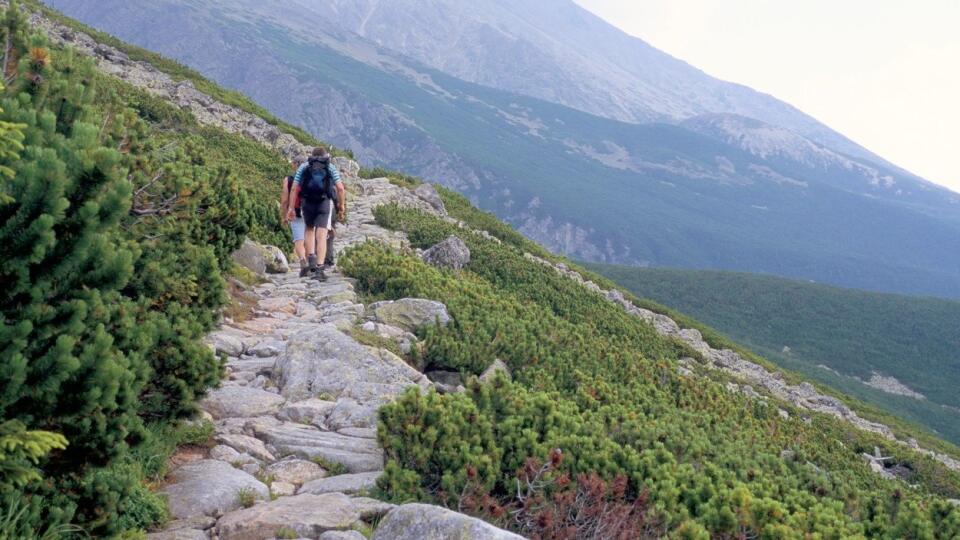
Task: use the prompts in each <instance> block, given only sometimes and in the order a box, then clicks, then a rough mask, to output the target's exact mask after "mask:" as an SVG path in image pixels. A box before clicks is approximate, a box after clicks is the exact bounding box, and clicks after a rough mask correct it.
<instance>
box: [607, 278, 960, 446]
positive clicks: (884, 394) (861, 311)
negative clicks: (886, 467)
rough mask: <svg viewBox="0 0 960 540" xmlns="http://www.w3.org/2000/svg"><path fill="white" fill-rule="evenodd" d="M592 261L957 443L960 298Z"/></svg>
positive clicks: (792, 365)
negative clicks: (880, 292) (899, 293)
mask: <svg viewBox="0 0 960 540" xmlns="http://www.w3.org/2000/svg"><path fill="white" fill-rule="evenodd" d="M592 268H593V269H595V270H596V271H598V272H601V273H602V274H604V275H605V276H607V277H609V278H610V279H613V280H615V281H617V282H618V283H620V284H621V285H623V286H624V287H627V288H628V289H630V290H631V291H632V292H634V293H635V294H637V295H638V296H641V297H645V298H652V299H654V300H656V301H657V302H660V303H663V304H665V305H668V306H671V307H673V308H675V309H677V310H679V311H682V312H684V313H689V314H690V315H691V316H693V317H696V318H697V319H699V320H702V321H704V322H705V323H707V324H709V325H710V326H713V327H714V328H717V329H718V330H720V331H722V332H723V333H724V334H726V335H728V336H730V337H731V338H732V339H734V340H736V341H738V342H740V343H744V344H746V345H748V346H749V347H751V348H752V349H754V350H756V351H757V352H759V353H761V354H763V355H764V356H766V357H767V358H770V359H772V360H774V361H776V362H777V363H778V364H779V365H782V366H784V367H786V368H789V369H791V370H795V371H799V372H801V373H803V374H805V375H807V376H810V377H813V378H814V379H816V380H818V381H820V382H822V383H824V384H828V385H831V386H833V387H835V388H837V389H839V390H841V391H843V392H846V393H850V394H852V395H855V396H858V397H860V398H861V399H864V400H866V401H868V402H870V403H873V404H876V405H878V406H880V407H883V408H885V409H886V410H888V411H890V412H892V413H894V414H896V415H898V416H900V417H904V418H909V419H911V420H913V421H916V422H919V423H922V424H924V425H926V426H927V427H928V428H930V429H931V430H933V431H935V432H937V433H939V434H940V435H941V436H943V437H946V438H947V439H949V440H951V441H953V442H955V443H957V442H960V399H958V396H957V392H956V388H957V385H958V384H960V352H958V350H960V349H958V347H960V328H958V326H957V321H960V302H951V301H946V300H939V299H934V298H912V297H904V296H895V295H884V294H876V293H867V292H861V291H853V290H845V289H837V288H834V287H828V286H824V285H817V284H812V283H808V282H802V281H793V280H786V279H781V278H777V277H772V276H761V275H753V274H734V273H727V272H694V271H684V270H665V269H639V268H626V267H615V266H602V265H601V266H592Z"/></svg>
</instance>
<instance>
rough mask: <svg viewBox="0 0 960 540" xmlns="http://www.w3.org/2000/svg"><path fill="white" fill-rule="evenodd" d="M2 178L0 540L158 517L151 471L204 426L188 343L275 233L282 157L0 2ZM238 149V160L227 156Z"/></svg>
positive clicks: (204, 372)
mask: <svg viewBox="0 0 960 540" xmlns="http://www.w3.org/2000/svg"><path fill="white" fill-rule="evenodd" d="M2 32H3V35H4V37H5V39H6V40H7V42H8V43H9V48H8V49H7V54H6V55H5V57H4V72H5V76H6V88H5V89H4V90H3V92H2V100H0V107H2V109H3V112H2V113H0V119H2V121H3V124H2V131H3V135H4V136H3V151H2V156H0V159H2V168H0V171H2V173H3V180H2V184H0V224H2V225H0V241H2V244H3V246H4V249H3V255H2V257H0V313H2V317H3V325H2V327H0V351H2V356H3V361H2V363H0V374H2V377H0V415H2V419H3V421H2V424H0V498H2V500H3V513H2V514H0V537H3V538H30V537H32V535H33V534H34V533H35V531H44V530H46V531H48V534H51V535H54V536H56V533H57V531H60V532H63V531H64V530H70V529H69V528H67V529H64V526H65V525H67V524H72V525H73V526H82V527H83V530H85V531H86V532H87V533H89V534H91V535H94V536H109V535H111V534H115V533H118V532H120V531H124V530H136V529H141V528H146V527H149V526H151V525H153V524H155V523H157V522H159V521H162V520H163V519H165V516H166V511H165V508H164V502H163V500H162V499H161V498H160V497H158V496H157V495H155V494H153V493H151V492H150V491H149V490H148V489H147V486H148V484H149V483H151V482H154V481H157V480H159V479H162V477H163V475H164V470H165V469H164V468H165V460H166V456H168V455H169V454H170V453H171V452H172V450H173V449H174V447H175V446H176V445H177V444H180V443H184V442H190V441H193V440H202V439H203V438H205V437H206V436H208V434H205V433H204V429H205V428H204V427H203V426H196V427H185V426H184V427H181V426H178V425H177V424H176V423H174V421H175V420H176V419H179V418H184V417H188V416H190V415H191V414H193V412H194V411H195V410H196V400H197V399H198V397H199V396H200V395H202V393H203V392H205V390H206V389H207V388H209V387H211V386H213V385H215V384H216V383H217V382H218V380H219V377H220V371H221V368H220V364H219V361H218V360H217V359H216V358H215V357H214V355H213V353H212V352H211V351H210V350H209V349H208V348H207V346H205V345H203V344H202V343H201V338H202V337H203V336H204V334H206V332H208V331H209V330H210V329H212V328H213V326H214V324H215V323H216V321H217V320H218V318H219V310H220V308H222V307H223V306H224V305H225V303H226V301H227V298H228V297H227V285H226V282H225V280H224V277H223V276H224V274H225V273H226V272H227V271H228V270H229V267H230V262H229V261H230V259H229V256H230V253H231V252H232V251H234V250H235V249H236V248H237V247H238V246H239V245H240V243H241V242H242V241H243V238H244V237H245V236H246V235H248V234H250V235H253V236H259V237H261V238H263V239H265V240H266V239H271V238H273V239H279V238H282V237H283V236H282V235H283V233H282V232H281V229H280V227H279V219H278V217H277V215H276V214H277V212H276V211H275V210H274V208H273V207H272V204H271V200H272V197H273V193H272V192H273V190H270V194H271V196H270V198H268V197H266V196H265V194H266V193H267V191H266V186H265V184H264V182H263V180H264V179H267V178H277V177H279V176H280V175H282V174H283V172H284V171H285V170H286V163H285V162H284V160H283V158H282V156H280V155H279V154H276V153H273V152H269V151H267V150H266V149H264V148H263V147H262V146H260V145H259V144H256V143H254V142H252V141H249V140H247V139H245V138H244V137H241V136H236V135H229V134H227V133H225V132H223V131H219V130H215V129H211V128H205V127H201V126H200V125H199V124H198V123H197V121H196V120H195V119H194V118H193V116H192V115H190V114H189V113H186V112H184V111H182V110H180V109H178V108H175V107H173V106H171V105H169V104H168V103H167V102H165V101H163V100H161V99H158V98H156V97H152V96H150V95H149V94H147V93H144V92H142V91H140V90H137V89H135V88H133V87H132V86H129V85H127V84H124V83H121V82H119V81H118V80H117V79H115V78H113V77H109V76H106V75H103V74H101V73H100V72H98V71H96V70H95V69H94V64H93V61H92V60H90V59H88V58H86V57H83V56H81V55H79V54H76V53H74V52H73V51H71V50H65V49H61V48H57V47H53V46H51V45H50V43H49V42H48V40H47V39H46V37H45V36H44V35H42V34H40V33H36V32H35V31H33V30H32V29H31V28H30V27H29V26H28V25H27V23H26V18H25V16H24V15H23V14H21V13H20V12H19V10H18V9H16V8H12V9H10V10H8V11H6V12H5V16H4V19H3V28H2ZM240 156H242V159H240Z"/></svg>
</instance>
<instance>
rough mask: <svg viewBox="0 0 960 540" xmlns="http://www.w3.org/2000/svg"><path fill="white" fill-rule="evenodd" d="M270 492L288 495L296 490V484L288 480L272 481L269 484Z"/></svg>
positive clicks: (280, 495)
mask: <svg viewBox="0 0 960 540" xmlns="http://www.w3.org/2000/svg"><path fill="white" fill-rule="evenodd" d="M270 492H271V493H273V494H274V495H276V496H277V497H289V496H290V495H293V494H295V493H296V492H297V486H295V485H293V484H291V483H290V482H273V483H271V484H270Z"/></svg>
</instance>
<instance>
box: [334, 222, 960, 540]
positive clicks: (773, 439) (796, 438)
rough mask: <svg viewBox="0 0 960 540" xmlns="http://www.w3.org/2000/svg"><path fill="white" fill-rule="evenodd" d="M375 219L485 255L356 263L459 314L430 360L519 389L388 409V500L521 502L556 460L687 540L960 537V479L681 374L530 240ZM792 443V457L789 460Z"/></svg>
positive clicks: (363, 271)
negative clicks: (877, 469)
mask: <svg viewBox="0 0 960 540" xmlns="http://www.w3.org/2000/svg"><path fill="white" fill-rule="evenodd" d="M376 217H377V220H378V222H379V223H381V224H383V225H386V226H389V227H391V228H395V229H400V230H404V231H405V232H407V234H408V236H409V238H410V239H411V243H412V244H413V245H414V246H415V247H428V246H429V245H431V244H432V243H433V242H436V241H439V240H442V239H443V238H445V237H446V236H447V235H449V234H457V235H459V236H460V237H461V238H463V240H464V241H465V242H466V243H467V245H468V246H469V247H470V249H471V253H472V259H471V263H470V264H469V265H468V267H467V268H466V269H465V270H464V271H462V272H459V273H456V274H454V273H452V272H447V271H441V270H438V269H436V268H433V267H430V266H428V265H426V264H425V263H423V262H422V261H420V260H419V259H418V258H416V257H414V256H413V254H409V253H408V254H403V253H396V252H393V251H390V250H389V249H388V248H386V247H384V246H379V245H373V244H365V245H362V246H359V247H357V248H355V249H353V250H351V251H350V252H349V253H347V254H346V255H345V256H344V257H343V258H342V261H341V264H342V268H343V269H344V271H345V272H346V273H347V274H349V275H351V276H352V277H355V278H357V285H358V290H360V291H361V292H362V293H364V294H366V295H368V296H369V297H370V298H374V299H395V298H401V297H407V296H409V297H422V298H433V299H439V300H442V301H443V302H444V303H445V304H446V305H447V307H448V309H449V311H450V315H451V318H452V320H451V322H450V324H448V325H447V326H446V327H442V328H437V327H433V328H430V329H427V330H425V331H424V332H423V333H422V337H423V339H424V342H425V346H426V350H425V356H426V359H427V362H428V364H432V365H434V366H442V367H448V368H454V369H461V370H465V371H468V372H473V373H478V372H479V371H480V370H482V369H484V368H485V367H486V366H487V365H488V364H489V363H490V362H491V361H492V359H493V358H500V359H503V360H505V361H506V362H507V363H508V365H509V366H510V368H511V369H512V371H513V376H514V379H515V381H516V382H514V383H506V382H504V381H500V382H498V383H494V384H492V385H486V386H478V385H472V386H471V388H470V390H469V391H468V392H467V393H466V394H462V395H450V396H447V395H444V396H440V395H436V394H428V395H426V396H422V395H419V394H417V393H416V392H411V393H410V394H406V395H404V396H403V397H402V398H401V399H400V400H398V401H397V402H395V403H393V404H391V405H387V406H385V407H384V408H382V409H381V418H380V419H381V422H380V428H379V437H380V440H381V443H382V444H383V446H384V449H385V452H386V455H387V458H388V463H387V467H386V471H385V473H384V475H383V476H382V477H381V479H380V481H379V483H378V489H379V490H380V491H381V493H382V494H383V495H384V496H386V497H388V498H390V499H391V500H394V501H408V500H429V501H435V502H439V503H442V504H447V505H449V506H452V507H454V508H457V507H462V506H463V504H464V501H463V498H464V496H465V495H467V496H473V494H475V493H485V494H486V495H488V496H489V497H492V500H494V501H496V503H497V504H500V505H504V504H508V503H509V500H510V497H511V496H512V494H513V493H515V491H516V473H517V471H519V470H521V469H522V468H523V467H524V465H525V464H526V463H528V462H529V461H528V460H530V459H535V460H540V461H541V462H543V461H546V460H547V458H548V456H549V455H550V453H551V452H552V451H553V449H555V448H558V449H560V450H561V451H562V452H563V456H564V459H563V464H562V466H561V467H560V472H561V473H564V474H568V475H570V477H571V478H578V477H579V475H581V474H586V475H587V477H586V478H594V479H596V480H600V481H603V482H614V481H616V479H617V478H618V477H619V476H622V477H624V478H626V479H627V482H628V484H627V488H626V491H625V496H626V497H627V500H628V501H630V500H638V498H639V497H640V496H641V494H644V495H643V497H645V498H646V500H647V501H648V504H649V505H650V508H651V509H653V511H654V512H655V516H656V522H657V523H658V524H662V526H663V527H665V530H666V531H669V534H676V535H677V536H679V537H688V538H698V537H703V533H704V532H706V533H707V534H708V535H713V536H715V537H720V538H736V537H739V536H741V535H744V536H748V537H749V536H758V537H759V536H764V535H766V536H769V537H796V536H797V535H808V536H813V537H815V536H818V535H819V536H821V537H850V536H854V537H855V536H860V535H862V536H871V535H877V534H880V533H882V534H889V533H890V532H891V531H896V530H900V528H902V527H907V529H904V530H907V531H909V532H910V533H911V534H912V533H915V532H917V531H919V530H923V529H924V528H926V529H927V530H935V531H938V532H937V535H936V536H933V537H934V538H949V537H950V535H951V534H957V533H958V532H960V530H958V529H957V520H958V519H960V510H958V509H954V508H949V509H948V508H947V507H946V506H944V505H945V504H946V503H945V502H943V501H942V499H937V498H935V497H932V496H931V494H939V495H942V496H946V497H953V496H954V494H955V493H956V492H957V490H958V487H960V475H958V474H957V473H956V472H954V471H949V470H947V469H946V468H944V467H943V466H941V465H937V464H936V462H934V461H933V460H931V459H929V458H923V457H920V456H918V455H916V454H911V453H910V452H909V451H907V450H905V449H901V448H898V447H897V448H891V447H890V446H889V445H887V443H886V442H885V441H884V440H883V439H881V438H880V437H879V436H876V435H873V434H869V433H865V432H861V431H858V430H856V429H854V428H852V427H851V426H849V425H847V424H844V423H842V422H840V421H838V420H836V419H833V418H830V417H826V416H821V415H812V418H811V424H810V425H807V424H806V423H804V422H803V421H801V420H799V419H798V418H792V419H790V420H787V421H785V420H783V419H781V418H780V416H779V415H778V414H777V412H776V406H775V405H773V404H766V403H763V402H759V401H756V400H752V399H748V398H745V397H744V396H742V395H739V394H733V393H730V392H729V391H727V390H726V389H725V383H726V382H727V380H728V379H727V378H726V377H725V376H724V375H722V374H720V373H716V372H710V373H709V376H708V377H699V376H695V377H681V376H679V375H678V374H677V370H676V364H675V360H676V359H677V358H678V357H679V356H681V355H685V354H688V352H689V351H687V350H685V349H684V348H683V347H681V346H679V345H678V344H677V343H676V342H673V341H671V340H667V339H664V338H662V337H660V336H659V335H658V334H656V332H654V331H653V329H652V328H650V326H649V325H647V324H646V323H644V322H643V321H642V320H640V319H639V318H637V317H632V316H629V315H627V314H626V313H625V312H624V311H623V310H622V309H621V308H619V307H618V306H616V305H615V304H613V303H611V302H608V301H606V300H604V299H602V298H601V297H600V295H597V294H595V293H592V292H590V291H588V290H587V289H585V288H583V287H581V286H579V285H577V284H576V283H575V282H573V281H572V280H569V279H567V278H563V277H561V276H560V275H559V274H556V273H554V272H550V271H546V270H545V269H544V268H543V267H542V266H541V265H540V264H539V263H536V262H534V261H530V260H527V259H526V258H524V256H523V250H521V249H520V248H519V247H518V246H514V245H511V244H510V243H502V244H501V243H496V242H493V241H490V240H487V239H484V238H482V237H480V236H478V235H474V234H470V233H468V232H465V231H462V230H457V229H455V227H454V226H452V225H450V224H447V223H445V222H443V221H441V220H439V219H437V218H434V217H431V216H428V215H426V214H423V213H420V212H417V211H414V210H409V209H402V208H399V207H397V206H386V207H381V208H380V209H378V210H377V211H376ZM873 445H879V446H881V447H882V448H884V450H885V451H891V452H893V453H894V454H895V455H897V456H898V460H902V462H904V463H908V464H909V465H910V466H911V467H913V468H914V470H916V471H920V470H926V471H927V472H925V473H923V474H922V475H919V476H918V477H917V478H918V480H915V481H920V482H922V483H921V485H920V486H921V487H920V490H919V491H918V492H916V493H914V492H912V491H908V490H904V489H903V488H902V487H901V485H898V484H897V483H896V482H889V481H884V480H882V479H880V478H879V477H877V476H876V475H875V474H874V473H872V472H871V471H869V469H868V468H867V467H866V466H865V465H864V463H863V461H862V459H861V458H860V453H862V452H864V451H869V450H872V446H873ZM784 449H790V450H792V451H793V452H794V458H793V459H791V460H784V459H782V458H781V457H780V453H781V451H782V450H784ZM489 456H494V457H495V458H496V459H495V460H494V461H495V464H493V465H490V464H489V463H488V462H487V461H485V460H486V459H487V458H488V457H489ZM933 470H936V471H937V473H936V474H934V473H933ZM594 474H595V475H596V476H595V477H594V476H591V475H594ZM474 478H475V479H476V484H477V485H479V486H481V487H482V489H481V488H477V487H476V486H474V485H473V483H472V482H473V480H472V479H474ZM597 485H599V484H597ZM608 485H609V484H608ZM488 487H489V491H485V490H487V488H488ZM468 502H469V501H468ZM908 502H909V504H908ZM910 504H913V505H915V510H911V508H913V507H911V506H910ZM901 510H903V511H901ZM908 524H910V525H908ZM658 526H659V525H658ZM914 526H915V527H920V529H916V528H911V527H914ZM921 537H922V535H921Z"/></svg>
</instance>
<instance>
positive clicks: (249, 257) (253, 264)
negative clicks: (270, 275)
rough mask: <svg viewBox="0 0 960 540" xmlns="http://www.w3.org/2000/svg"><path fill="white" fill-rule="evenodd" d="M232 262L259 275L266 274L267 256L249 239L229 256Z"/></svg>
mask: <svg viewBox="0 0 960 540" xmlns="http://www.w3.org/2000/svg"><path fill="white" fill-rule="evenodd" d="M231 258H232V259H233V262H235V263H237V264H239V265H240V266H242V267H244V268H246V269H247V270H250V271H251V272H253V273H255V274H259V275H264V274H266V273H267V254H266V253H265V252H264V250H263V248H262V247H261V246H260V245H259V244H257V243H256V242H254V241H252V240H250V239H249V238H248V239H246V240H244V241H243V245H241V246H240V248H239V249H237V250H236V251H234V252H233V254H232V255H231Z"/></svg>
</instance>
